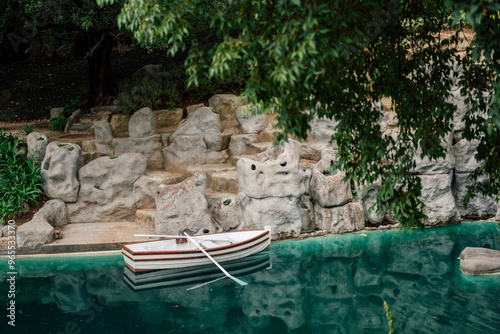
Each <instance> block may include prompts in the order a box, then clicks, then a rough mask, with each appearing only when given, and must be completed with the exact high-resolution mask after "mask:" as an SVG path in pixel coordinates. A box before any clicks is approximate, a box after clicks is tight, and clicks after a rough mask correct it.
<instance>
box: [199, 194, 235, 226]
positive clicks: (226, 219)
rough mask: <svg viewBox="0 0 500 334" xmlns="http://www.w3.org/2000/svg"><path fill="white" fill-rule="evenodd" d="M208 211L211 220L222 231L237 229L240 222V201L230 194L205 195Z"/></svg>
mask: <svg viewBox="0 0 500 334" xmlns="http://www.w3.org/2000/svg"><path fill="white" fill-rule="evenodd" d="M207 201H208V209H209V210H210V213H211V214H212V220H213V221H214V222H215V223H217V224H218V225H220V226H221V227H222V228H223V229H224V231H229V230H230V229H235V228H237V227H238V226H239V225H240V224H241V221H242V209H241V199H240V197H239V196H238V195H236V194H231V193H211V194H210V195H208V194H207Z"/></svg>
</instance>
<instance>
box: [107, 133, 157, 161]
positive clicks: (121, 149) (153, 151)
mask: <svg viewBox="0 0 500 334" xmlns="http://www.w3.org/2000/svg"><path fill="white" fill-rule="evenodd" d="M162 148H163V145H162V143H161V136H160V135H152V136H149V137H143V138H115V139H114V140H113V152H114V155H118V156H119V155H122V154H125V153H140V154H142V155H144V157H145V158H146V161H147V168H148V169H163V168H164V160H165V159H164V157H163V151H162Z"/></svg>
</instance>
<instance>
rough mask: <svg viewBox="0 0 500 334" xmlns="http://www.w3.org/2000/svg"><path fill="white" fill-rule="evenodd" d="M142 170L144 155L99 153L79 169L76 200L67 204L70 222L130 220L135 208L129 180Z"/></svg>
mask: <svg viewBox="0 0 500 334" xmlns="http://www.w3.org/2000/svg"><path fill="white" fill-rule="evenodd" d="M145 170H146V158H145V157H144V156H143V155H142V154H139V153H125V154H123V155H120V156H119V157H117V158H115V159H111V158H109V157H101V158H98V159H95V160H93V161H91V162H90V163H88V164H87V165H85V166H83V167H82V168H81V169H80V182H81V187H80V193H79V195H78V201H77V202H76V203H74V204H70V205H68V214H69V222H70V223H86V222H106V221H132V220H133V219H134V214H135V211H136V209H137V207H136V205H135V202H134V198H133V196H132V190H133V184H134V183H135V181H137V180H138V179H139V178H140V177H141V176H142V175H143V174H144V172H145Z"/></svg>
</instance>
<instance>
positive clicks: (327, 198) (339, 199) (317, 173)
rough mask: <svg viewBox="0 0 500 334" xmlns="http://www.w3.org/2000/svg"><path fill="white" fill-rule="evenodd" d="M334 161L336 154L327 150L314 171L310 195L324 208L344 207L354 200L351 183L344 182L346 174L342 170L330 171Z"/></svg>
mask: <svg viewBox="0 0 500 334" xmlns="http://www.w3.org/2000/svg"><path fill="white" fill-rule="evenodd" d="M334 161H335V153H334V152H333V151H330V150H325V151H323V153H322V158H321V160H320V161H319V162H318V163H317V164H316V166H315V167H314V169H313V171H312V176H311V184H310V193H311V196H312V198H313V199H314V201H315V202H316V203H317V204H319V205H320V206H322V207H324V208H331V207H334V206H341V205H344V204H346V203H348V202H350V201H352V198H353V197H352V192H351V182H350V181H347V182H345V181H343V180H344V178H345V176H346V174H345V173H344V172H342V171H340V170H332V171H330V167H331V166H333V163H334Z"/></svg>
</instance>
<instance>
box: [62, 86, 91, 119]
mask: <svg viewBox="0 0 500 334" xmlns="http://www.w3.org/2000/svg"><path fill="white" fill-rule="evenodd" d="M88 98H89V91H88V90H84V91H82V92H81V93H80V94H79V95H77V96H76V97H75V98H74V99H73V100H72V101H71V102H70V103H68V104H67V105H65V106H64V111H63V115H64V116H66V117H69V116H71V114H72V113H73V112H74V111H75V110H77V109H78V108H80V107H81V106H82V104H83V102H85V100H87V99H88ZM65 124H66V123H65Z"/></svg>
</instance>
